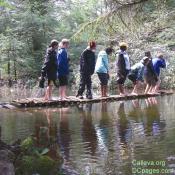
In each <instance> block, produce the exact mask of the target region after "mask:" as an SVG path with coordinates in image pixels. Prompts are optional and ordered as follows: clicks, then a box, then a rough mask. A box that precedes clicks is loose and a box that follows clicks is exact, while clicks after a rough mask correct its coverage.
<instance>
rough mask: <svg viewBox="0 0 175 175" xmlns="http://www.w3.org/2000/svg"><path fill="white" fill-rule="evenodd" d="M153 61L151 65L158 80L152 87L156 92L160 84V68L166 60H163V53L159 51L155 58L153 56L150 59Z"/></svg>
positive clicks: (163, 66) (164, 64)
mask: <svg viewBox="0 0 175 175" xmlns="http://www.w3.org/2000/svg"><path fill="white" fill-rule="evenodd" d="M152 62H153V67H154V70H155V72H156V74H157V77H158V81H157V83H156V86H155V89H154V92H157V91H158V90H159V86H160V82H161V81H160V68H166V62H165V59H164V57H163V54H161V53H159V54H158V56H157V58H153V60H152Z"/></svg>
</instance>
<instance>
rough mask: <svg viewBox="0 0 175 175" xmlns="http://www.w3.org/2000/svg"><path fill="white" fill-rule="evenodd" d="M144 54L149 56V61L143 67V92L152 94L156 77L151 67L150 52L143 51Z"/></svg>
mask: <svg viewBox="0 0 175 175" xmlns="http://www.w3.org/2000/svg"><path fill="white" fill-rule="evenodd" d="M145 56H146V57H148V58H149V63H148V64H147V65H146V66H145V69H144V79H145V83H146V89H145V94H152V93H154V92H153V90H154V87H155V85H156V82H157V81H158V78H157V75H156V73H155V70H154V67H153V62H152V56H151V52H150V51H147V52H145Z"/></svg>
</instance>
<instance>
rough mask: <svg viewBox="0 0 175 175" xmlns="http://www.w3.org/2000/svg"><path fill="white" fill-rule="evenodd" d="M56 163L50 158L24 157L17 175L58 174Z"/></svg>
mask: <svg viewBox="0 0 175 175" xmlns="http://www.w3.org/2000/svg"><path fill="white" fill-rule="evenodd" d="M55 169H56V162H55V161H54V160H52V159H51V158H50V157H48V156H40V157H34V156H24V157H23V158H22V161H21V166H20V168H19V169H18V172H17V174H19V175H20V174H21V175H30V174H33V173H35V174H36V173H37V174H40V175H50V174H54V175H55V174H57V172H56V171H55Z"/></svg>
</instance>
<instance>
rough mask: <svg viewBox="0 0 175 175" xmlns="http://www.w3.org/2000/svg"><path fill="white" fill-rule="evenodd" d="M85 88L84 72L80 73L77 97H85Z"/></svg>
mask: <svg viewBox="0 0 175 175" xmlns="http://www.w3.org/2000/svg"><path fill="white" fill-rule="evenodd" d="M84 90H85V76H84V75H83V74H80V85H79V89H78V92H77V95H76V97H83V93H84Z"/></svg>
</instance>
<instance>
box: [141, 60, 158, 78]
mask: <svg viewBox="0 0 175 175" xmlns="http://www.w3.org/2000/svg"><path fill="white" fill-rule="evenodd" d="M144 76H145V78H150V77H152V78H154V79H155V80H157V75H156V72H155V70H154V66H153V63H152V59H150V60H149V63H148V64H147V66H145V69H144Z"/></svg>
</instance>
